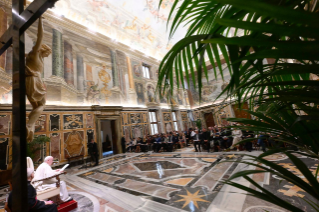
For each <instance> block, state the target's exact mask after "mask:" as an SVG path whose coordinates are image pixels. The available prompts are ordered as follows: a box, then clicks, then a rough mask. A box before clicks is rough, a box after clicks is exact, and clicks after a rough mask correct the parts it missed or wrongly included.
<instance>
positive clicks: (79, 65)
mask: <svg viewBox="0 0 319 212" xmlns="http://www.w3.org/2000/svg"><path fill="white" fill-rule="evenodd" d="M76 70H77V88H78V91H80V92H81V93H83V92H84V63H83V57H82V56H81V55H76Z"/></svg>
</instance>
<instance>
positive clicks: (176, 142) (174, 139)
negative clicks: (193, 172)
mask: <svg viewBox="0 0 319 212" xmlns="http://www.w3.org/2000/svg"><path fill="white" fill-rule="evenodd" d="M171 137H172V141H173V146H174V147H175V148H176V146H178V145H179V139H178V134H177V133H173V135H171Z"/></svg>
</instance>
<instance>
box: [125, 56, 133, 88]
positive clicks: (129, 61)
mask: <svg viewBox="0 0 319 212" xmlns="http://www.w3.org/2000/svg"><path fill="white" fill-rule="evenodd" d="M126 61H127V68H128V77H129V82H130V88H131V89H133V90H135V86H134V79H133V71H132V64H131V58H129V57H126Z"/></svg>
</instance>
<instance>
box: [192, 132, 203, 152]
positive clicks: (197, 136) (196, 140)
mask: <svg viewBox="0 0 319 212" xmlns="http://www.w3.org/2000/svg"><path fill="white" fill-rule="evenodd" d="M193 141H194V148H195V152H198V151H199V152H201V149H200V146H201V136H200V134H199V132H198V130H195V135H194V136H193ZM197 147H198V148H197Z"/></svg>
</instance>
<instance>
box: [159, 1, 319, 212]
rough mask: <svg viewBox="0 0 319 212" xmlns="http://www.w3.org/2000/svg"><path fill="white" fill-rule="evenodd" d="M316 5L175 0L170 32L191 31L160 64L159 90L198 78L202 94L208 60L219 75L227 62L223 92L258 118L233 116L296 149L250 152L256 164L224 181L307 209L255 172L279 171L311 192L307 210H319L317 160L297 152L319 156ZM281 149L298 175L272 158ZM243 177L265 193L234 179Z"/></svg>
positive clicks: (282, 203) (276, 201)
mask: <svg viewBox="0 0 319 212" xmlns="http://www.w3.org/2000/svg"><path fill="white" fill-rule="evenodd" d="M161 2H162V1H160V4H161ZM318 8H319V7H318V4H317V1H316V0H284V1H273V0H260V1H256V0H245V1H239V0H193V1H186V0H184V1H178V0H175V1H174V4H173V6H172V9H171V13H170V16H169V20H168V21H169V23H171V26H170V36H173V34H174V32H176V30H177V29H178V27H180V26H182V25H184V24H187V27H188V30H187V33H186V35H185V37H184V38H183V39H181V40H180V41H179V42H177V43H176V44H175V45H174V46H173V47H172V49H171V50H170V51H169V52H168V53H167V54H166V56H165V57H164V58H163V60H162V62H161V64H160V67H159V80H158V86H157V91H158V92H159V93H164V92H165V90H166V89H167V90H168V89H170V92H173V89H172V86H173V85H177V86H179V85H182V86H183V87H186V86H185V84H188V85H189V84H190V82H192V84H194V85H195V86H196V87H197V88H198V92H199V94H201V91H202V86H203V78H204V79H205V80H208V79H207V76H208V74H207V73H208V71H209V70H208V68H207V67H208V64H211V65H212V69H213V71H214V73H215V76H217V74H220V75H221V76H223V72H222V70H223V69H222V65H223V64H226V65H227V67H228V70H229V72H230V74H231V79H230V82H229V84H228V85H227V86H226V88H224V90H223V91H222V93H221V94H220V95H219V97H221V96H223V95H225V96H226V97H225V98H224V102H225V103H226V101H228V100H229V99H236V101H237V103H238V104H239V105H240V104H241V103H243V102H249V106H250V108H249V110H248V111H247V112H249V113H250V114H251V115H253V116H254V117H255V119H254V120H250V119H238V118H229V119H228V121H231V122H237V123H242V124H244V127H243V126H240V127H241V129H243V130H251V131H259V132H263V133H270V134H271V135H273V137H274V140H275V142H277V143H282V142H283V143H285V144H288V145H290V146H295V147H297V148H298V150H296V148H293V149H287V148H282V147H281V145H278V146H275V147H274V148H273V149H272V150H271V151H268V152H266V153H264V154H261V155H260V156H256V157H254V156H247V157H249V158H250V159H251V161H243V162H242V163H246V164H247V165H252V166H255V167H257V169H254V170H245V171H241V172H238V173H236V174H234V175H233V176H232V177H230V178H229V179H228V181H226V182H225V183H227V184H230V185H232V186H235V187H237V188H240V189H243V190H245V191H247V192H248V193H249V194H250V195H253V196H255V197H258V198H261V199H263V200H265V201H268V202H271V203H273V204H276V205H278V206H280V207H282V208H285V209H287V210H289V211H304V210H303V208H301V207H299V206H297V205H295V204H294V203H292V202H289V201H286V199H282V198H279V197H278V196H276V195H275V194H273V193H271V192H269V191H268V190H267V189H265V188H263V187H262V186H260V185H259V184H258V183H257V182H255V181H254V180H253V179H252V178H251V174H257V173H265V172H267V173H272V174H274V175H277V176H280V178H281V179H282V180H285V181H287V182H289V183H291V184H292V185H294V186H297V187H298V188H299V189H301V190H303V191H305V192H306V193H307V196H308V197H309V198H308V199H303V200H305V204H307V207H308V208H311V209H312V210H315V211H319V205H318V203H317V201H318V200H319V183H318V180H317V176H318V170H319V168H318V165H316V168H315V171H310V170H309V167H307V165H306V164H305V163H304V161H302V160H301V159H300V158H298V157H297V156H296V154H299V155H304V156H306V157H309V158H314V159H317V160H318V159H319V157H318V152H319V131H318V129H319V108H318V104H319V98H318V96H319V94H318V91H319V81H314V80H312V79H314V78H315V77H317V76H318V75H319V48H318V47H319V41H318V38H319V21H318V20H319V14H318V12H319V9H318ZM207 61H208V62H207ZM166 81H169V82H170V83H169V84H167V83H166V84H165V82H166ZM213 101H214V99H212V102H213ZM256 108H258V109H256ZM275 153H281V154H284V155H286V156H287V157H288V158H289V159H290V160H291V162H292V164H293V165H294V166H295V168H296V170H298V173H300V175H298V176H297V175H295V173H294V172H293V171H291V170H287V169H286V168H283V167H282V166H280V165H278V164H277V163H275V162H271V161H268V160H267V159H266V157H267V156H269V155H271V154H275ZM238 177H243V178H245V179H246V180H247V181H249V182H250V183H251V184H252V185H253V186H255V187H256V188H258V189H259V190H256V189H253V188H251V187H248V186H244V185H242V184H238V183H236V182H235V181H233V180H234V179H235V178H238Z"/></svg>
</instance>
